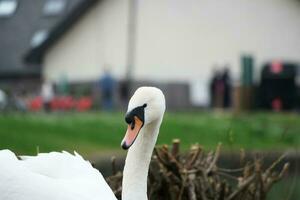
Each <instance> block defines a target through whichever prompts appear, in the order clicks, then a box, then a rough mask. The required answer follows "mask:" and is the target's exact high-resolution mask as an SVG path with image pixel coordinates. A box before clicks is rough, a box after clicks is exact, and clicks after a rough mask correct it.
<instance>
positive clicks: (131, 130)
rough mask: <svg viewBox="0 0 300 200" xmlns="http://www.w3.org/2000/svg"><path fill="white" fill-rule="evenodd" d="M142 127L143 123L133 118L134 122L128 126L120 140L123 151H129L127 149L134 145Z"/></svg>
mask: <svg viewBox="0 0 300 200" xmlns="http://www.w3.org/2000/svg"><path fill="white" fill-rule="evenodd" d="M143 125H144V122H143V121H142V120H141V119H139V118H138V117H137V116H134V120H133V121H132V123H131V124H128V127H127V131H126V134H125V137H124V139H123V140H122V143H121V146H122V148H123V149H125V150H126V149H129V147H130V146H131V145H132V144H133V143H134V141H135V139H136V137H137V136H138V134H139V132H140V130H141V128H142V127H143Z"/></svg>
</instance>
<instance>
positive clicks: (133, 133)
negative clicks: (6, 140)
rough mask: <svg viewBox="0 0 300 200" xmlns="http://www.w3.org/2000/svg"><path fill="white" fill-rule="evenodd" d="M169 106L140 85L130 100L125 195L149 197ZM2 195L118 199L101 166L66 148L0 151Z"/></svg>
mask: <svg viewBox="0 0 300 200" xmlns="http://www.w3.org/2000/svg"><path fill="white" fill-rule="evenodd" d="M164 111H165V98H164V95H163V93H162V92H161V91H160V90H159V89H157V88H154V87H141V88H139V89H138V90H137V91H136V92H135V93H134V95H133V96H132V98H131V99H130V101H129V105H128V112H127V114H126V117H125V120H126V122H127V123H128V128H127V132H126V134H125V137H124V139H123V141H122V143H121V146H122V147H123V148H124V149H128V148H130V149H129V151H128V154H127V157H126V162H125V167H124V172H123V174H124V177H123V183H122V184H123V189H122V200H146V199H147V175H148V169H149V163H150V160H151V154H152V151H153V148H154V145H155V143H156V139H157V136H158V132H159V127H160V124H161V122H162V118H163V114H164ZM0 200H116V197H115V196H114V194H113V192H112V191H111V189H110V187H109V186H108V185H107V183H106V182H105V180H104V178H103V177H102V175H101V174H100V173H99V172H98V170H96V169H94V168H93V167H92V166H91V164H90V163H89V162H87V161H85V160H84V159H83V158H82V157H81V156H80V155H79V154H77V153H76V152H75V155H72V154H69V153H67V152H62V153H58V152H51V153H40V154H38V155H37V156H22V157H21V159H20V160H19V159H18V158H17V157H16V156H15V154H14V153H12V152H11V151H9V150H1V151H0Z"/></svg>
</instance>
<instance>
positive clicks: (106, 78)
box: [99, 69, 115, 111]
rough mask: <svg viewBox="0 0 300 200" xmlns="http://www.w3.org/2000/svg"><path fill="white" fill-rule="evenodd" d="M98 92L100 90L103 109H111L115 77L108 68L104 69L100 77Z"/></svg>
mask: <svg viewBox="0 0 300 200" xmlns="http://www.w3.org/2000/svg"><path fill="white" fill-rule="evenodd" d="M99 83H100V92H101V103H102V106H103V109H104V110H107V111H109V110H112V109H113V106H114V105H113V96H114V89H115V79H114V78H113V76H112V75H111V74H110V71H109V70H108V69H105V70H104V73H103V75H102V76H101V78H100V81H99Z"/></svg>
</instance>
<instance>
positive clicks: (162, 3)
mask: <svg viewBox="0 0 300 200" xmlns="http://www.w3.org/2000/svg"><path fill="white" fill-rule="evenodd" d="M137 44H138V48H137V67H136V69H137V70H136V73H135V74H136V77H137V78H140V79H144V78H147V77H149V74H151V78H152V77H153V78H155V79H159V80H162V79H163V80H190V79H198V78H203V79H206V78H207V76H208V75H209V74H210V72H211V68H212V66H213V65H214V64H226V63H228V64H230V65H231V66H232V70H233V72H234V74H235V75H236V76H237V75H238V74H239V68H240V55H241V54H242V53H249V54H253V55H254V56H255V60H256V64H257V65H258V66H259V65H261V63H263V62H265V61H268V60H269V59H274V58H278V59H288V60H294V61H300V54H299V52H300V3H299V2H297V1H295V0H263V1H261V0H222V1H220V0H185V1H183V0H140V1H139V24H138V42H137Z"/></svg>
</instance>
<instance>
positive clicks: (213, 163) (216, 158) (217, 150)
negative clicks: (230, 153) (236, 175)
mask: <svg viewBox="0 0 300 200" xmlns="http://www.w3.org/2000/svg"><path fill="white" fill-rule="evenodd" d="M221 146H222V144H221V143H219V144H218V146H217V149H216V152H215V155H214V158H213V160H212V162H211V163H210V165H209V167H208V169H207V170H206V173H207V174H208V173H209V172H211V170H212V169H213V167H215V166H216V163H217V161H218V159H219V156H220V150H221Z"/></svg>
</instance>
